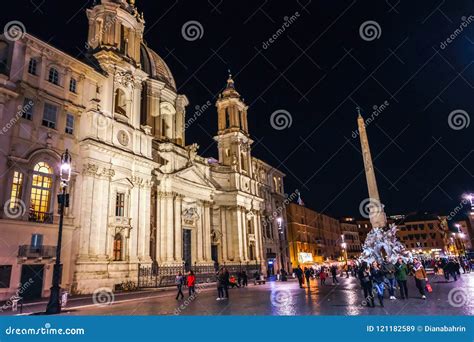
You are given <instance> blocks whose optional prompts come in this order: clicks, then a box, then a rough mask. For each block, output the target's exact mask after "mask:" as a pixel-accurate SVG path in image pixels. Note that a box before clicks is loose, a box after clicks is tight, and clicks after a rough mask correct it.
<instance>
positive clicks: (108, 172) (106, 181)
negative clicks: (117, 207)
mask: <svg viewBox="0 0 474 342" xmlns="http://www.w3.org/2000/svg"><path fill="white" fill-rule="evenodd" d="M114 175H115V171H114V170H113V169H109V168H104V169H103V170H102V173H101V175H100V178H101V189H102V190H101V192H102V200H101V201H99V200H98V199H96V200H97V201H96V202H95V204H94V207H96V206H97V207H99V208H100V215H101V216H100V233H99V234H100V235H99V236H97V237H92V238H93V239H97V240H99V246H98V248H99V256H100V258H101V259H106V258H107V257H108V255H109V250H108V248H107V239H108V234H107V230H108V225H109V222H108V220H109V207H110V181H111V180H112V178H113V176H114ZM94 199H95V198H94Z"/></svg>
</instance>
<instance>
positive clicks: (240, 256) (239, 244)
mask: <svg viewBox="0 0 474 342" xmlns="http://www.w3.org/2000/svg"><path fill="white" fill-rule="evenodd" d="M235 215H236V218H237V222H236V223H237V224H236V226H235V230H236V232H235V233H236V234H235V236H236V237H235V238H234V241H235V243H234V246H235V247H236V250H237V251H236V255H235V257H236V259H234V261H245V259H244V253H243V245H244V240H243V234H244V233H245V232H244V223H243V222H242V211H241V207H240V206H237V209H236V213H235Z"/></svg>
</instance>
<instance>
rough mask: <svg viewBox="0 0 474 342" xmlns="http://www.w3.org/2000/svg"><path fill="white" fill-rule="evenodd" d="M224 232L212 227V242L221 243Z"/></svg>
mask: <svg viewBox="0 0 474 342" xmlns="http://www.w3.org/2000/svg"><path fill="white" fill-rule="evenodd" d="M221 236H222V233H221V231H220V230H217V229H212V230H211V242H212V243H219V242H220V241H221Z"/></svg>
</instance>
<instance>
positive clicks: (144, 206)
mask: <svg viewBox="0 0 474 342" xmlns="http://www.w3.org/2000/svg"><path fill="white" fill-rule="evenodd" d="M139 198H140V202H139V207H138V259H139V260H140V261H145V260H146V261H149V259H150V252H149V247H150V243H149V241H150V210H149V208H150V187H149V186H147V184H145V182H143V183H142V184H140V188H139Z"/></svg>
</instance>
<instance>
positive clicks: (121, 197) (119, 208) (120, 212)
mask: <svg viewBox="0 0 474 342" xmlns="http://www.w3.org/2000/svg"><path fill="white" fill-rule="evenodd" d="M115 216H121V217H123V216H125V194H124V193H122V192H117V196H116V197H115Z"/></svg>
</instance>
